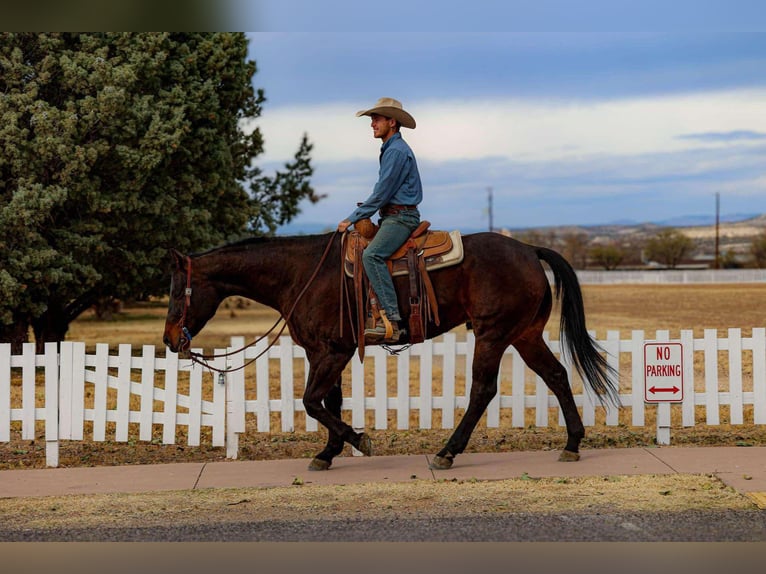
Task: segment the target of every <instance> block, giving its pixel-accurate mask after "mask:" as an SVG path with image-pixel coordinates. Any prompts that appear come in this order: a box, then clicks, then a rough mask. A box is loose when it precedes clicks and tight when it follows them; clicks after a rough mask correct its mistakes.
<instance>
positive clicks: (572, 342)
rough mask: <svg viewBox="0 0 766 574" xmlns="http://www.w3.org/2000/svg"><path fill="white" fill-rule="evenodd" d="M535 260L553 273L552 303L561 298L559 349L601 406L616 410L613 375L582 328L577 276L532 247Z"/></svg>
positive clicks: (553, 257) (556, 256) (550, 254)
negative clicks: (553, 291)
mask: <svg viewBox="0 0 766 574" xmlns="http://www.w3.org/2000/svg"><path fill="white" fill-rule="evenodd" d="M535 252H536V253H537V257H538V258H539V259H541V260H542V261H545V262H546V263H547V264H548V265H549V266H550V268H551V270H552V271H553V278H554V280H555V296H556V299H559V298H560V296H561V295H562V292H563V296H562V297H561V324H560V329H559V332H560V333H561V335H560V337H561V341H562V349H563V350H565V352H566V353H567V355H568V356H569V358H570V359H571V360H572V362H573V363H574V365H575V368H576V369H577V372H578V373H579V374H580V376H581V377H582V379H583V381H586V382H587V383H588V385H589V386H590V388H591V389H592V390H593V391H594V392H595V393H596V395H597V396H598V399H599V401H600V402H601V404H602V405H603V404H604V398H605V397H606V398H607V399H608V400H609V401H610V402H611V403H612V404H613V405H615V406H620V396H619V392H618V390H617V389H616V387H615V384H614V382H613V381H614V380H616V379H617V374H618V373H617V372H616V371H615V369H613V368H612V367H611V366H610V365H609V364H608V363H607V361H606V359H605V358H604V357H603V356H602V355H601V353H602V352H603V349H602V348H601V347H600V346H599V345H598V343H596V341H594V340H593V338H592V337H591V336H590V334H589V333H588V330H587V328H586V326H585V308H584V306H583V299H582V290H581V289H580V282H579V281H578V280H577V274H576V273H575V270H574V269H573V268H572V266H571V265H570V264H569V262H568V261H567V260H566V259H564V257H562V256H561V254H559V253H557V252H556V251H553V250H552V249H547V248H545V247H536V248H535Z"/></svg>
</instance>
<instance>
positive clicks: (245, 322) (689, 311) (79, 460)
mask: <svg viewBox="0 0 766 574" xmlns="http://www.w3.org/2000/svg"><path fill="white" fill-rule="evenodd" d="M583 291H584V298H585V308H586V314H587V317H588V326H589V328H590V329H591V330H594V331H595V332H596V334H597V337H598V338H599V339H603V338H605V337H606V333H607V331H610V330H619V331H620V332H621V336H622V338H623V339H625V338H629V336H630V331H631V330H633V329H641V330H644V331H645V332H646V333H647V335H648V336H651V334H652V333H654V332H655V331H656V330H660V329H666V330H669V331H670V335H671V337H678V335H679V332H680V330H681V329H692V330H693V331H694V335H695V337H702V335H703V332H704V330H705V329H716V330H717V331H718V334H719V336H724V335H725V334H726V330H727V329H729V328H741V329H742V334H743V336H749V335H750V333H751V330H752V328H753V327H762V326H766V285H761V284H752V285H750V284H748V285H689V286H686V285H676V286H644V285H641V286H627V285H614V286H585V287H584V288H583ZM165 312H166V304H165V303H164V302H161V301H160V302H155V303H146V304H141V305H137V306H135V307H133V308H130V309H128V310H127V311H126V313H124V314H123V315H121V316H120V317H119V318H118V319H117V320H115V321H111V322H108V323H105V322H99V321H96V320H95V319H94V318H93V317H92V316H90V315H88V314H86V315H85V316H83V317H82V318H81V319H80V320H78V321H77V322H75V323H74V324H73V325H72V329H71V331H70V333H69V336H68V338H69V339H70V340H77V341H85V342H86V345H87V347H88V348H89V350H92V349H93V348H94V347H95V343H97V342H106V343H109V344H110V346H111V348H112V349H113V350H112V352H114V349H116V347H117V345H118V344H120V343H131V344H133V345H134V348H135V349H136V352H140V350H141V346H142V345H155V346H156V347H158V348H159V347H161V338H162V331H163V326H164V317H165ZM276 319H277V315H276V313H275V312H273V311H272V310H270V309H267V308H264V307H262V306H260V305H257V304H254V303H247V302H243V301H239V300H237V299H230V300H227V301H225V302H224V304H223V305H222V307H221V309H220V310H219V312H218V314H217V315H216V317H215V318H214V319H213V320H212V321H211V322H210V323H209V324H208V326H207V327H206V328H205V330H204V331H203V333H201V334H200V335H199V336H198V337H197V338H195V346H197V345H199V346H200V347H203V348H205V349H211V348H223V347H226V346H227V345H228V344H229V340H230V337H231V336H232V335H244V336H246V337H247V338H248V339H250V338H252V337H255V336H257V335H260V334H262V333H264V332H265V331H266V330H268V328H269V327H270V326H271V325H272V324H273V323H274V322H275V321H276ZM549 327H550V332H551V336H552V338H556V337H557V336H558V332H557V328H558V319H557V316H555V315H554V317H552V318H551V321H550V323H549ZM461 331H463V332H464V330H461ZM460 336H461V335H460V334H459V335H458V337H460ZM295 366H296V375H297V376H300V372H301V369H302V368H303V366H302V361H296V364H295ZM727 367H728V365H727V357H726V354H725V353H720V354H719V371H720V372H721V373H724V372H725V371H726V369H727ZM368 368H369V367H368ZM503 368H504V370H505V369H506V368H509V367H507V366H506V365H505V364H504V367H503ZM621 369H622V370H624V371H627V372H629V371H630V365H629V364H624V365H621ZM695 371H696V375H695V382H696V385H697V386H698V389H699V390H704V380H703V374H704V369H703V365H701V364H700V365H696V366H695ZM751 371H752V361H749V360H748V358H747V356H746V357H745V361H744V364H743V376H744V378H745V381H746V385H747V384H750V385H751V384H752V383H751V382H748V377H749V376H750V373H751ZM388 372H389V373H390V374H392V373H395V372H396V370H395V367H390V368H389V370H388ZM369 377H370V378H369V379H368V380H372V373H371V372H370V374H369ZM389 379H390V385H392V387H391V388H392V389H393V391H394V394H395V389H396V387H395V385H396V382H395V376H390V377H389ZM440 381H441V371H440V370H439V366H438V364H435V365H434V385H435V389H434V394H438V389H437V388H436V387H437V386H438V385H439V384H440ZM272 384H273V386H274V387H275V388H278V387H279V381H278V379H276V378H275V379H274V380H273V381H272ZM461 384H462V385H464V384H465V383H464V381H460V380H458V381H457V385H458V388H457V389H456V392H457V393H460V392H461V387H460V385H461ZM577 384H579V383H578V382H577V381H574V382H573V386H575V387H576V385H577ZM529 385H531V387H530V389H529V391H528V392H530V393H532V392H534V391H533V388H534V387H533V385H534V381H533V380H530V382H529ZM13 387H14V392H16V393H18V392H19V388H18V387H19V385H18V381H16V380H14V384H13ZM745 390H748V389H747V388H746V389H745ZM501 391H502V392H504V393H506V394H508V393H509V390H508V389H504V388H503V389H501ZM366 392H367V394H368V396H371V395H373V394H374V388H373V385H371V384H368V385H367V388H366ZM411 392H412V394H413V395H417V394H418V389H417V388H416V385H415V386H413V388H412V389H411ZM575 392H577V389H576V388H575ZM623 392H624V390H623ZM301 393H302V388H300V387H298V388H296V390H295V394H296V396H300V394H301ZM346 393H348V391H346ZM247 398H248V399H251V398H254V394H253V391H249V394H248V397H247ZM14 400H18V398H16V399H14ZM87 400H92V398H90V397H89V398H87V399H86V401H87ZM135 400H139V399H138V398H137V397H135ZM41 404H42V403H40V405H39V406H41ZM86 407H87V404H86ZM14 408H16V407H15V406H14ZM700 408H702V407H700ZM653 412H654V411H653V410H652V409H649V410H648V412H647V421H646V426H644V427H641V428H636V427H632V426H631V422H630V419H629V414H628V413H626V414H624V415H621V418H620V423H621V424H620V425H619V426H617V427H607V426H605V425H604V424H603V415H601V414H600V415H599V417H600V418H598V419H597V423H599V424H597V426H596V427H593V428H591V429H588V436H587V437H586V440H585V442H584V444H583V446H584V447H585V448H599V447H605V446H641V445H650V444H652V443H653V441H654V435H655V430H654V428H653V424H654V421H653ZM345 414H348V413H344V416H345ZM459 414H460V413H456V419H458V417H459ZM532 416H533V415H530V417H532ZM372 417H373V414H372V413H370V414H369V416H368V419H367V428H368V429H372V428H373V422H374V421H373V418H372ZM556 417H557V414H556V411H555V409H551V411H550V412H549V418H550V420H552V421H555V420H556ZM699 417H700V419H703V420H704V412H702V411H701V412H700V413H699ZM506 418H509V417H501V427H500V428H498V429H490V428H486V425H484V424H481V425H480V426H479V427H478V428H477V429H476V431H475V432H474V434H473V436H472V439H471V442H470V443H469V447H468V451H472V452H482V451H491V452H497V451H509V450H531V449H535V450H536V449H560V448H562V447H563V444H564V440H565V433H564V430H563V429H561V428H557V427H555V426H553V427H551V428H550V429H549V428H536V427H535V426H534V418H530V419H529V420H527V424H526V426H525V428H511V427H510V423H509V421H507V420H505V419H506ZM678 419H679V415H678V413H677V412H674V421H673V425H674V428H673V431H672V436H673V443H674V444H766V428H763V425H761V426H757V425H753V424H745V425H737V426H731V425H729V424H727V423H728V419H727V414H726V409H723V415H722V423H723V424H722V425H720V426H717V427H705V426H699V427H694V428H680V424H679V420H678ZM458 420H459V419H458ZM389 421H390V424H389V430H371V431H370V432H371V434H372V435H373V440H374V443H375V449H376V453H377V454H404V453H434V452H436V451H438V450H439V449H440V448H441V447H442V445H443V444H444V442H445V441H446V440H447V438H448V436H449V435H450V434H451V432H452V431H451V430H445V429H439V428H438V427H439V426H440V418H439V414H438V412H437V413H435V415H434V421H433V424H434V429H432V430H408V431H403V430H390V429H393V428H395V426H396V423H395V414H394V413H389ZM745 421H746V422H748V421H752V408H750V409H749V410H748V411H747V412H746V414H745ZM272 422H273V426H272V428H275V429H278V428H279V424H280V420H279V415H277V414H275V415H274V419H273V421H272ZM14 424H15V423H14ZM89 424H90V423H86V437H87V436H88V433H89V432H90V427H89ZM108 426H109V425H108ZM411 426H413V427H415V426H417V413H415V414H413V418H412V419H411ZM18 428H19V427H18V426H14V428H13V429H12V430H13V432H12V435H13V437H12V438H13V440H12V441H11V442H10V443H5V444H0V468H22V467H42V466H44V465H45V452H44V451H45V447H44V442H43V441H42V440H41V438H42V436H43V427H42V424H40V425H39V429H38V432H37V436H38V437H39V438H38V440H37V441H22V440H21V439H20V438H19V436H20V433H19V432H18ZM296 428H302V414H300V413H298V414H296ZM133 432H134V431H133V430H131V433H133ZM135 432H137V431H135ZM131 436H133V435H132V434H131ZM325 437H326V435H325V433H324V431H320V432H318V433H307V432H292V433H280V432H273V433H258V432H256V429H255V422H254V419H253V418H252V417H249V418H248V428H247V432H246V433H244V434H243V435H241V438H240V458H243V459H269V458H284V457H298V458H300V457H310V456H313V455H314V454H316V452H318V451H319V450H321V448H322V446H323V443H324V441H325ZM107 438H113V433H112V436H111V437H110V435H109V431H108V432H107ZM209 444H210V437H209V436H203V437H202V446H200V447H188V446H185V445H186V436H185V430H184V428H183V427H179V431H178V433H177V444H176V445H162V444H161V434H160V431H159V430H157V431H155V435H154V440H153V441H152V442H149V443H146V442H140V441H137V440H136V438H131V440H130V441H129V442H128V443H117V442H115V441H114V440H108V441H107V442H104V443H94V442H90V441H83V442H79V441H78V442H72V443H67V442H62V443H61V448H60V464H61V466H91V465H115V464H138V463H159V462H172V461H200V460H220V459H223V458H224V456H225V453H224V452H223V449H221V448H212V447H210V446H206V445H209Z"/></svg>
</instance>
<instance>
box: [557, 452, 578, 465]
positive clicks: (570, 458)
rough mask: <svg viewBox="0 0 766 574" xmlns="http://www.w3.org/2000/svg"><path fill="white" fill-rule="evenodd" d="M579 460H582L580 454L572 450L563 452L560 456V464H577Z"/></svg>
mask: <svg viewBox="0 0 766 574" xmlns="http://www.w3.org/2000/svg"><path fill="white" fill-rule="evenodd" d="M578 460H580V453H579V452H572V451H571V450H562V451H561V455H560V456H559V462H577V461H578Z"/></svg>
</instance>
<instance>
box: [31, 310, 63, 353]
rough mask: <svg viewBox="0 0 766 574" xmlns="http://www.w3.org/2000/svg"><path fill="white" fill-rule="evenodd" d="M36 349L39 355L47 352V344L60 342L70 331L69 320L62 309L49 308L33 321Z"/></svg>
mask: <svg viewBox="0 0 766 574" xmlns="http://www.w3.org/2000/svg"><path fill="white" fill-rule="evenodd" d="M32 328H33V329H34V332H35V347H36V348H37V352H38V353H43V352H44V351H45V343H52V342H56V343H58V342H60V341H63V340H64V337H66V334H67V331H69V320H68V319H67V317H66V314H65V312H64V311H63V310H62V309H53V308H50V307H49V308H48V310H47V311H46V312H45V313H43V314H42V316H40V317H38V318H37V319H35V320H33V321H32Z"/></svg>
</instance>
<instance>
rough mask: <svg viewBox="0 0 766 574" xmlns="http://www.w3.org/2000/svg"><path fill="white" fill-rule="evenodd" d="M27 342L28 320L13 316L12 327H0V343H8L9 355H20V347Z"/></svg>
mask: <svg viewBox="0 0 766 574" xmlns="http://www.w3.org/2000/svg"><path fill="white" fill-rule="evenodd" d="M27 342H29V319H27V318H24V319H19V318H18V317H16V316H14V321H13V324H12V325H2V326H0V343H10V344H11V353H13V354H15V355H16V354H19V353H21V345H22V344H24V343H27Z"/></svg>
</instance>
